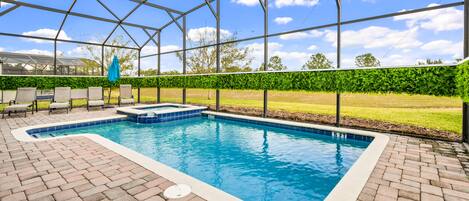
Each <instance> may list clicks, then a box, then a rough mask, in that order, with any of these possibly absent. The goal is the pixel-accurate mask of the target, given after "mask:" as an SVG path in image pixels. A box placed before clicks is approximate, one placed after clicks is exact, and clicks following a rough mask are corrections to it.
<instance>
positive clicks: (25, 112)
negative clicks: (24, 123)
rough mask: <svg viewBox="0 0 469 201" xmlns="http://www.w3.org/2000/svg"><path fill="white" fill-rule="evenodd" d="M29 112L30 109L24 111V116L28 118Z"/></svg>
mask: <svg viewBox="0 0 469 201" xmlns="http://www.w3.org/2000/svg"><path fill="white" fill-rule="evenodd" d="M27 113H28V111H27V110H26V111H24V118H26V117H27V115H26V114H27Z"/></svg>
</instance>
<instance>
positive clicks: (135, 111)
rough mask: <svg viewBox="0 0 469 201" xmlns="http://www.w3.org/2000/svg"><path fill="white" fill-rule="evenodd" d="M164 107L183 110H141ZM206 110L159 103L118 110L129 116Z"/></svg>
mask: <svg viewBox="0 0 469 201" xmlns="http://www.w3.org/2000/svg"><path fill="white" fill-rule="evenodd" d="M164 106H177V107H181V108H174V109H168V110H162V111H152V112H150V111H144V110H139V109H141V108H147V107H164ZM205 109H207V107H203V106H195V105H188V104H178V103H158V104H150V105H136V106H128V107H119V108H117V112H119V113H125V114H127V115H134V116H139V115H145V114H148V113H154V114H166V113H174V112H186V111H192V110H205Z"/></svg>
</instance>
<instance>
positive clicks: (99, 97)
mask: <svg viewBox="0 0 469 201" xmlns="http://www.w3.org/2000/svg"><path fill="white" fill-rule="evenodd" d="M90 107H101V109H104V97H103V88H102V87H88V101H87V104H86V109H87V110H88V111H90Z"/></svg>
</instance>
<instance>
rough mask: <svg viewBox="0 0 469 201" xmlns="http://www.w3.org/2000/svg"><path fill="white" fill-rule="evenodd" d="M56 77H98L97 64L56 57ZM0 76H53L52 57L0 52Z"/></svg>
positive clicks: (84, 60)
mask: <svg viewBox="0 0 469 201" xmlns="http://www.w3.org/2000/svg"><path fill="white" fill-rule="evenodd" d="M56 66H57V69H56V74H57V75H99V74H100V69H99V66H100V65H99V64H98V63H97V62H96V61H93V60H90V59H85V58H74V57H62V56H58V57H57V63H56ZM0 74H3V75H53V74H54V57H53V56H49V55H39V54H25V53H13V52H0Z"/></svg>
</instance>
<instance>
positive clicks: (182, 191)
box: [163, 184, 192, 199]
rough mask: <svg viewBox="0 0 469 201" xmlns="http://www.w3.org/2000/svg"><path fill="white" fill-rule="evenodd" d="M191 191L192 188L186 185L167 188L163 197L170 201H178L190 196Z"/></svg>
mask: <svg viewBox="0 0 469 201" xmlns="http://www.w3.org/2000/svg"><path fill="white" fill-rule="evenodd" d="M191 191H192V189H191V187H190V186H188V185H186V184H176V185H174V186H170V187H169V188H167V189H166V190H165V191H164V193H163V195H164V196H165V197H166V198H169V199H178V198H183V197H185V196H187V195H189V194H190V193H191Z"/></svg>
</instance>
